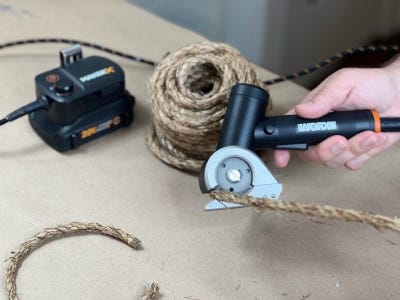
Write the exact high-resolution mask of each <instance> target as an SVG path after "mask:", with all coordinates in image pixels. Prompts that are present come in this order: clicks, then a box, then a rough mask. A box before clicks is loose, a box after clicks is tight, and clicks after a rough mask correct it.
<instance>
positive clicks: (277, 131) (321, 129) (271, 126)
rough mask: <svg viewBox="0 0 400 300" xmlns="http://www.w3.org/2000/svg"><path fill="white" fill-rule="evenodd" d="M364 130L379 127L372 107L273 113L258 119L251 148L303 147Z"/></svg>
mask: <svg viewBox="0 0 400 300" xmlns="http://www.w3.org/2000/svg"><path fill="white" fill-rule="evenodd" d="M367 130H370V131H375V132H379V131H381V122H380V118H379V115H378V114H377V113H376V112H375V111H373V110H355V111H338V112H332V113H329V114H327V115H325V116H323V117H321V118H317V119H305V118H301V117H299V116H296V115H284V116H275V117H267V118H264V119H262V120H260V121H259V122H258V124H257V126H256V128H255V131H254V143H255V148H278V149H295V150H305V149H307V148H308V146H311V145H316V144H318V143H320V142H322V141H323V140H325V139H326V138H328V137H330V136H333V135H341V136H344V137H346V138H351V137H352V136H354V135H356V134H357V133H360V132H362V131H367Z"/></svg>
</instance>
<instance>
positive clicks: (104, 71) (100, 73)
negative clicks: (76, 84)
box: [79, 66, 115, 82]
mask: <svg viewBox="0 0 400 300" xmlns="http://www.w3.org/2000/svg"><path fill="white" fill-rule="evenodd" d="M114 72H115V69H114V67H111V66H110V67H107V68H104V69H101V70H98V71H95V72H93V73H90V74H87V75H85V76H82V77H79V80H80V81H82V82H88V81H92V80H94V79H96V78H99V77H102V76H105V75H108V74H111V73H114Z"/></svg>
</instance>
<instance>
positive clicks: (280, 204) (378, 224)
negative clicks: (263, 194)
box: [210, 190, 400, 233]
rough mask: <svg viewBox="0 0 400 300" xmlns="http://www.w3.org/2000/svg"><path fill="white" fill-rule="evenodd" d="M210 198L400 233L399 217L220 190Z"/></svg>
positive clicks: (215, 191)
mask: <svg viewBox="0 0 400 300" xmlns="http://www.w3.org/2000/svg"><path fill="white" fill-rule="evenodd" d="M210 197H211V198H213V199H216V200H220V201H226V202H232V203H236V204H241V205H246V206H252V207H255V208H257V209H260V210H263V209H267V210H275V211H284V212H288V213H299V214H303V215H305V216H310V217H321V218H327V219H334V220H341V221H346V222H360V223H366V224H369V225H371V226H373V227H375V228H376V229H390V230H393V231H395V232H398V233H400V219H399V218H397V217H394V218H391V217H386V216H382V215H378V214H371V213H368V212H363V211H357V210H354V209H343V208H338V207H333V206H330V205H318V204H303V203H300V202H292V201H285V200H278V201H276V200H272V199H269V198H254V197H250V196H245V195H237V194H234V193H230V192H224V191H219V190H214V191H211V192H210Z"/></svg>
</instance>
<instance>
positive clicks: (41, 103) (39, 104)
mask: <svg viewBox="0 0 400 300" xmlns="http://www.w3.org/2000/svg"><path fill="white" fill-rule="evenodd" d="M49 105H50V103H49V101H48V100H47V98H46V97H45V96H42V97H39V98H37V99H36V100H35V101H33V102H31V103H28V104H26V105H24V106H22V107H20V108H18V109H17V110H15V111H13V112H11V113H9V114H8V115H7V116H6V117H5V118H3V119H1V120H0V126H1V125H4V124H5V123H8V122H11V121H14V120H15V119H18V118H20V117H22V116H25V115H27V114H30V113H31V112H34V111H38V110H41V109H48V108H49Z"/></svg>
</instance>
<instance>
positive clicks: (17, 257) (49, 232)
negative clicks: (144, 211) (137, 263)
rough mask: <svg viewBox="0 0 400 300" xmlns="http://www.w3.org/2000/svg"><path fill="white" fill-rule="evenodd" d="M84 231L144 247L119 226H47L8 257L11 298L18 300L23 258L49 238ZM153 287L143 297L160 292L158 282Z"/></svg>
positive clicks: (91, 224) (133, 246) (134, 247)
mask: <svg viewBox="0 0 400 300" xmlns="http://www.w3.org/2000/svg"><path fill="white" fill-rule="evenodd" d="M82 232H85V233H96V234H102V235H106V236H109V237H113V238H115V239H117V240H119V241H121V242H123V243H124V244H126V245H128V246H129V247H131V248H133V249H135V250H140V249H141V248H142V246H141V242H140V240H139V239H138V238H136V237H134V236H132V235H130V234H129V233H127V232H125V231H123V230H121V229H119V228H115V227H112V226H103V225H100V224H98V223H81V222H73V223H70V224H67V225H59V226H56V227H53V228H47V229H45V230H44V231H42V232H39V233H38V234H36V235H34V236H33V237H32V238H30V239H29V240H27V241H25V242H24V243H22V244H21V245H20V247H19V250H18V251H17V252H16V253H15V254H14V255H13V256H12V257H11V258H9V259H8V261H9V263H8V267H7V273H6V289H7V293H8V297H9V299H10V300H18V294H17V284H16V279H17V278H16V277H17V271H18V269H19V267H20V266H21V264H22V262H23V260H24V259H25V258H26V257H27V256H28V255H29V254H30V253H32V252H33V251H34V250H35V249H36V248H38V247H39V246H40V245H43V244H44V243H45V242H47V241H49V240H53V239H56V238H60V237H62V236H66V235H70V234H77V233H82ZM151 287H152V288H151V289H150V290H148V291H146V293H145V294H144V296H145V298H142V299H145V300H147V299H151V298H153V297H154V296H155V295H156V294H157V293H158V290H159V286H158V283H156V282H155V283H153V284H152V285H151Z"/></svg>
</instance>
